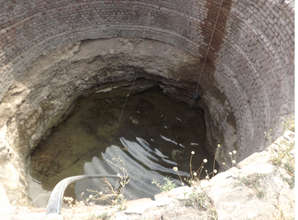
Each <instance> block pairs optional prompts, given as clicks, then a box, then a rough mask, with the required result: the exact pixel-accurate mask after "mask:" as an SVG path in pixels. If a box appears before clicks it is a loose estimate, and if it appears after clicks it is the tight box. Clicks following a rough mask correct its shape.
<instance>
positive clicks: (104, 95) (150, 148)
mask: <svg viewBox="0 0 298 220" xmlns="http://www.w3.org/2000/svg"><path fill="white" fill-rule="evenodd" d="M109 90H110V89H104V90H98V91H95V92H92V94H88V95H86V96H82V97H80V98H78V99H77V100H76V102H75V105H74V108H73V110H72V112H71V113H70V114H69V115H68V117H67V118H66V119H65V120H64V121H63V122H62V123H61V124H59V125H58V126H56V127H55V128H54V129H53V130H52V132H51V134H50V135H49V136H48V137H47V138H46V139H44V140H43V141H42V142H41V143H40V144H39V145H38V146H37V147H36V149H35V150H34V151H33V152H32V154H31V163H30V176H31V178H30V179H31V181H30V183H29V196H30V197H31V199H32V201H33V204H34V205H35V206H44V205H45V204H46V203H47V200H48V197H49V194H50V192H51V190H52V189H53V188H54V186H55V185H56V184H57V183H58V182H59V181H60V180H62V179H63V178H66V177H69V176H74V175H81V174H89V175H93V174H98V175H113V174H116V175H117V174H120V175H122V176H124V175H127V176H128V177H129V183H128V184H127V185H126V186H125V187H124V188H123V191H122V192H123V195H124V196H125V198H126V199H137V198H142V197H153V196H154V195H155V194H157V193H159V192H161V191H163V190H167V189H168V188H171V187H174V186H179V185H183V184H188V182H189V180H190V179H191V178H193V177H196V178H197V177H200V178H205V177H206V175H208V174H209V175H210V174H211V173H212V171H213V169H216V168H217V164H216V162H215V160H214V156H213V155H211V154H210V153H209V152H208V151H207V150H206V149H205V147H206V127H205V118H204V111H203V109H201V108H199V107H192V106H190V105H188V104H186V103H184V102H182V101H180V100H178V99H177V97H176V98H175V97H172V96H169V95H166V94H164V93H163V90H162V89H161V88H160V87H159V86H158V85H157V84H156V83H152V84H150V85H149V86H148V85H147V84H146V83H145V84H144V82H142V81H141V80H135V81H133V82H132V83H131V84H130V85H129V86H125V87H121V86H120V88H118V89H113V90H112V91H109ZM204 159H207V161H208V162H207V163H204V162H203V161H205V162H206V160H204ZM190 170H191V171H190ZM190 172H191V173H190ZM110 184H111V185H110ZM111 187H113V188H111ZM118 188H119V183H118V181H115V180H110V179H102V180H95V179H93V180H84V181H83V180H82V181H78V182H76V183H74V184H72V185H70V187H69V188H68V189H67V191H66V193H65V196H71V197H74V198H75V199H77V200H82V199H83V200H86V199H87V198H90V195H91V194H92V195H94V194H96V195H97V196H98V195H99V193H100V194H101V193H102V195H108V194H109V193H111V191H113V190H117V189H118ZM96 195H94V197H95V196H96ZM102 198H103V199H99V200H97V202H99V201H100V202H103V203H105V204H107V203H109V202H110V201H109V199H107V198H106V197H102Z"/></svg>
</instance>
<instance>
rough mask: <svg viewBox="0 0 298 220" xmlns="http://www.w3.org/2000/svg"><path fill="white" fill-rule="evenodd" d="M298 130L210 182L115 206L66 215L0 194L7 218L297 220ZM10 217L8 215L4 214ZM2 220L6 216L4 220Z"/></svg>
mask: <svg viewBox="0 0 298 220" xmlns="http://www.w3.org/2000/svg"><path fill="white" fill-rule="evenodd" d="M294 139H295V133H294V129H293V128H290V129H288V130H286V131H285V133H284V135H283V136H281V137H280V138H278V139H277V140H276V141H275V142H274V143H273V144H272V145H270V146H269V147H268V148H267V149H266V150H264V151H262V152H257V153H254V154H252V155H251V156H249V157H248V158H246V159H245V160H243V161H241V162H240V163H238V164H237V165H236V166H234V167H232V168H230V169H228V170H227V171H225V172H222V173H219V174H218V175H216V176H215V177H213V178H212V179H210V180H202V181H200V182H196V183H194V184H193V186H192V187H187V186H185V187H178V188H175V189H173V190H171V191H168V192H162V193H160V194H158V195H156V196H155V198H154V200H152V199H149V198H144V199H139V200H134V201H124V202H121V203H119V204H118V205H114V206H84V205H80V204H77V205H73V206H71V207H65V208H63V210H62V215H57V216H45V209H34V208H28V207H20V206H18V207H16V206H13V205H11V204H9V202H8V199H6V196H5V192H4V191H3V190H1V189H2V188H1V185H0V193H1V197H0V198H1V209H2V210H1V213H3V214H2V215H5V216H3V217H4V219H11V220H13V219H15V220H18V219H22V220H23V219H30V220H33V219H64V220H67V219H71V220H75V219H86V220H87V219H88V220H92V219H94V220H95V219H113V220H117V219H121V220H125V219H127V220H134V219H135V220H137V219H138V220H139V219H144V220H145V219H148V220H149V219H150V220H155V219H156V220H157V219H158V220H160V219H163V220H166V219H169V220H170V219H171V220H173V219H176V220H178V219H181V220H182V219H188V220H191V219H221V220H228V219H294V216H295V215H294V204H295V201H294V198H295V197H294V184H295V183H294V182H295V180H294V179H295V177H294V145H295V142H294ZM4 213H5V214H4ZM2 219H3V218H2Z"/></svg>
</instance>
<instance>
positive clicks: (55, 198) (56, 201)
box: [46, 175, 121, 215]
mask: <svg viewBox="0 0 298 220" xmlns="http://www.w3.org/2000/svg"><path fill="white" fill-rule="evenodd" d="M89 178H119V179H121V178H120V177H119V176H116V175H110V176H104V175H80V176H71V177H67V178H65V179H63V180H61V181H60V182H59V183H57V185H56V186H55V187H54V189H53V191H52V193H51V195H50V198H49V201H48V205H47V212H46V214H47V215H48V214H60V211H61V207H62V200H63V196H64V191H65V190H66V188H67V187H68V186H69V185H70V184H71V183H73V182H75V181H78V180H82V179H89Z"/></svg>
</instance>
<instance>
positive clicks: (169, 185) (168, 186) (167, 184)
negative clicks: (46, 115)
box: [152, 177, 177, 192]
mask: <svg viewBox="0 0 298 220" xmlns="http://www.w3.org/2000/svg"><path fill="white" fill-rule="evenodd" d="M152 184H154V185H156V186H157V187H158V188H159V189H160V190H161V191H162V192H167V191H170V190H172V189H174V188H176V187H177V185H176V184H175V183H174V182H173V180H171V179H170V178H169V177H165V178H164V183H162V184H161V183H159V182H157V181H156V180H152Z"/></svg>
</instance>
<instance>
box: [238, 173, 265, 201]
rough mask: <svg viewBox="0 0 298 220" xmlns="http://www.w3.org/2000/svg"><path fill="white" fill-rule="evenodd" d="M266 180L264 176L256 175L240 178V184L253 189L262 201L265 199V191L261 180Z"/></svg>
mask: <svg viewBox="0 0 298 220" xmlns="http://www.w3.org/2000/svg"><path fill="white" fill-rule="evenodd" d="M263 178H266V176H265V175H262V174H254V175H250V176H247V177H242V178H239V180H240V182H241V183H242V184H244V185H245V186H246V187H248V188H250V189H252V190H253V191H254V193H255V194H256V196H257V198H259V199H262V198H264V197H265V191H264V190H263V187H262V183H261V180H262V179H263Z"/></svg>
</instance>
